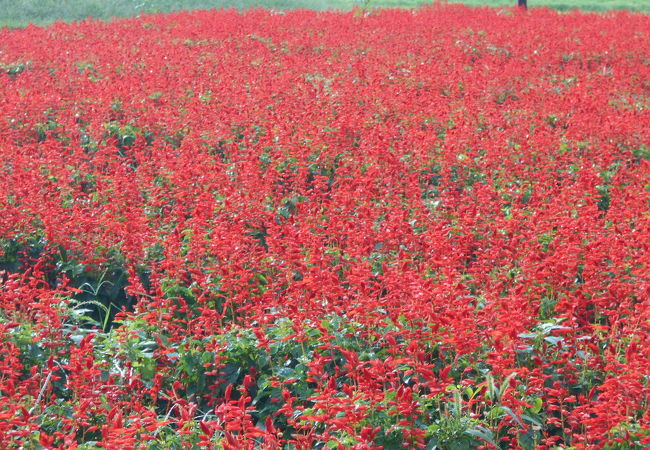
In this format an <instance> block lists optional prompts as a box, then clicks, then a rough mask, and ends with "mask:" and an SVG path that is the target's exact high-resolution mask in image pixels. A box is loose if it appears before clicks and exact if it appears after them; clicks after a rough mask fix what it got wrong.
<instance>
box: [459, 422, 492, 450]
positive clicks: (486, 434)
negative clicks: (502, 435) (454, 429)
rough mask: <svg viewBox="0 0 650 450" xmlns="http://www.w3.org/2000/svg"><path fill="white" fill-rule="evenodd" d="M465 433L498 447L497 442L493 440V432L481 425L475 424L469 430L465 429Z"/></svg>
mask: <svg viewBox="0 0 650 450" xmlns="http://www.w3.org/2000/svg"><path fill="white" fill-rule="evenodd" d="M465 434H469V435H470V436H474V437H477V438H479V439H482V440H484V441H485V442H487V443H488V444H492V445H494V446H495V447H497V448H498V447H499V444H497V443H496V442H495V440H494V433H493V432H492V431H491V430H488V429H487V428H485V427H483V426H480V425H477V426H476V427H475V428H473V429H471V430H465Z"/></svg>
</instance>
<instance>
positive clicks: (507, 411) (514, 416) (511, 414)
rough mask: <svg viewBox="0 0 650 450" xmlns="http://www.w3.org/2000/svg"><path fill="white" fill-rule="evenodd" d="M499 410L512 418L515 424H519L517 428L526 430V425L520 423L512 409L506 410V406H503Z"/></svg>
mask: <svg viewBox="0 0 650 450" xmlns="http://www.w3.org/2000/svg"><path fill="white" fill-rule="evenodd" d="M501 408H502V409H503V410H504V411H505V412H506V413H507V414H508V415H509V416H510V417H512V419H513V420H514V421H515V422H517V423H518V424H519V426H521V427H522V428H526V425H524V423H523V422H522V421H521V419H520V418H519V416H517V414H515V412H514V411H513V410H512V409H510V408H508V407H507V406H503V405H501Z"/></svg>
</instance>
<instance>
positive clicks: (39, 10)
mask: <svg viewBox="0 0 650 450" xmlns="http://www.w3.org/2000/svg"><path fill="white" fill-rule="evenodd" d="M448 1H449V3H465V4H467V5H471V6H513V5H515V4H516V1H515V0H448ZM426 3H431V1H425V0H0V26H9V27H22V26H25V25H27V24H29V23H33V24H36V25H47V24H50V23H52V22H54V21H57V20H64V21H72V20H82V19H86V18H88V17H94V18H100V19H108V18H111V17H130V16H135V15H137V14H142V13H155V12H168V11H175V10H181V9H187V10H192V9H213V8H237V9H246V8H255V7H264V8H275V9H317V10H326V9H344V10H346V9H351V8H354V7H367V8H384V7H402V8H411V7H416V6H419V5H423V4H426ZM528 5H529V7H531V8H535V7H550V8H555V9H558V10H563V11H566V10H571V9H582V10H585V11H608V10H617V9H629V10H631V11H641V12H644V13H650V0H528Z"/></svg>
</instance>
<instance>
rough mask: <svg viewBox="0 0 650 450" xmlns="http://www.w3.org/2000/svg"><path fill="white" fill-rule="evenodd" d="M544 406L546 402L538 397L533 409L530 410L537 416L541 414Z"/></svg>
mask: <svg viewBox="0 0 650 450" xmlns="http://www.w3.org/2000/svg"><path fill="white" fill-rule="evenodd" d="M543 404H544V401H543V400H542V399H541V398H539V397H537V398H535V400H533V406H532V408H530V410H531V411H532V412H534V413H535V414H539V412H540V411H541V410H542V405H543Z"/></svg>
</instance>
